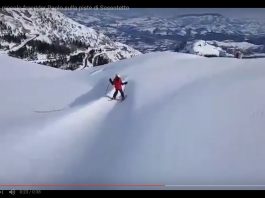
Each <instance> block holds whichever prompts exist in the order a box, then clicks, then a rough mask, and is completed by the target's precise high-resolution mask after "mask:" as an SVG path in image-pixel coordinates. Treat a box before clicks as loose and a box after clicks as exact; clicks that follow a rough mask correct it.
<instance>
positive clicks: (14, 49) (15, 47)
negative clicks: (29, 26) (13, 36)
mask: <svg viewBox="0 0 265 198" xmlns="http://www.w3.org/2000/svg"><path fill="white" fill-rule="evenodd" d="M38 36H39V35H38V34H36V35H34V36H33V37H31V38H28V39H26V40H25V41H24V42H22V43H21V44H19V45H15V46H13V47H12V48H11V49H10V51H17V50H18V49H20V48H22V47H23V46H24V45H26V44H27V43H28V42H29V41H31V40H33V39H35V38H37V37H38Z"/></svg>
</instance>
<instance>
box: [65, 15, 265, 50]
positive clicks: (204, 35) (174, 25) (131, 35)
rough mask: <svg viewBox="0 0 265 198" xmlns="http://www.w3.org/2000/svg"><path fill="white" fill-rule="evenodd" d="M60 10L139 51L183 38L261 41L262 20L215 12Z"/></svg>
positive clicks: (175, 44)
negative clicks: (168, 13) (148, 13)
mask: <svg viewBox="0 0 265 198" xmlns="http://www.w3.org/2000/svg"><path fill="white" fill-rule="evenodd" d="M63 12H64V13H65V14H66V15H67V16H69V17H70V18H72V19H74V20H75V21H78V22H79V23H81V24H84V25H87V26H89V27H93V28H95V29H96V30H98V31H101V32H103V33H104V34H106V35H108V36H109V37H110V38H113V39H116V40H117V41H120V42H122V43H125V44H128V45H131V46H132V47H134V48H135V49H137V50H139V51H141V52H143V53H146V52H152V51H168V50H171V51H175V50H176V49H178V48H179V45H181V44H182V42H183V41H185V42H186V41H194V40H209V41H211V40H216V41H224V40H232V41H234V42H244V41H246V40H248V42H250V43H252V44H255V45H264V44H265V43H264V40H265V23H264V22H260V21H255V20H238V19H231V18H228V17H225V16H222V15H220V14H215V13H205V14H189V15H176V16H173V17H159V16H155V15H154V16H146V15H139V14H138V15H137V14H135V15H132V13H130V12H129V11H127V12H111V11H109V12H108V11H104V12H103V11H78V12H77V11H75V10H65V11H63ZM126 13H128V14H126ZM261 52H262V51H261ZM263 52H264V51H263Z"/></svg>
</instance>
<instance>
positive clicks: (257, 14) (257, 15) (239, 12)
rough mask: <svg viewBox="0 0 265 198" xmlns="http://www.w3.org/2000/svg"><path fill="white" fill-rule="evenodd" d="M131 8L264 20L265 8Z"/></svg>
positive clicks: (160, 13)
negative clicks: (217, 14) (215, 14)
mask: <svg viewBox="0 0 265 198" xmlns="http://www.w3.org/2000/svg"><path fill="white" fill-rule="evenodd" d="M132 10H134V11H136V10H137V11H140V12H142V13H146V14H150V15H163V16H173V15H179V14H197V13H198V14H199V13H219V14H222V15H224V16H228V17H232V18H253V19H259V20H263V21H265V8H138V9H136V8H133V9H131V11H132ZM137 11H136V12H137Z"/></svg>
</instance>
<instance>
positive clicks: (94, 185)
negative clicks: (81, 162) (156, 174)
mask: <svg viewBox="0 0 265 198" xmlns="http://www.w3.org/2000/svg"><path fill="white" fill-rule="evenodd" d="M0 186H9V187H11V186H26V187H28V186H42V187H43V186H45V187H47V186H51V187H60V186H64V187H66V186H69V187H71V186H73V187H84V186H86V187H114V186H116V187H118V186H120V187H126V186H127V187H137V186H138V187H161V186H165V185H162V184H0Z"/></svg>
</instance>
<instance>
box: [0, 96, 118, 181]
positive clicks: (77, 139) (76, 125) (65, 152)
mask: <svg viewBox="0 0 265 198" xmlns="http://www.w3.org/2000/svg"><path fill="white" fill-rule="evenodd" d="M114 106H115V103H112V102H108V101H107V100H106V98H100V99H98V100H96V101H94V102H92V103H90V104H88V105H86V106H83V107H82V108H80V109H78V110H76V111H74V112H72V113H69V114H67V115H65V116H64V117H62V118H60V119H58V120H55V121H54V122H53V123H51V124H50V125H49V126H47V127H45V128H43V129H40V130H39V131H37V132H36V131H32V133H30V135H28V136H27V137H22V139H21V141H20V142H18V143H16V145H13V146H12V148H13V149H12V150H11V149H7V148H6V149H5V148H2V149H1V150H2V151H3V150H5V151H7V152H10V155H8V156H10V157H9V158H10V159H8V160H5V162H3V163H2V167H3V168H4V167H5V168H4V169H7V168H8V169H7V170H9V171H10V173H9V174H5V175H9V176H8V178H5V177H4V176H2V175H1V174H0V182H1V181H5V182H7V181H10V182H12V181H17V179H18V178H20V179H19V180H20V182H26V183H27V182H28V183H30V182H45V181H47V182H48V181H55V179H56V178H60V177H65V176H67V174H70V173H67V172H65V171H64V170H68V169H67V167H69V166H71V165H72V163H74V161H72V158H71V157H69V156H75V157H76V156H78V155H80V154H82V153H84V152H86V151H83V150H82V148H83V147H82V145H83V142H86V144H87V142H90V143H92V142H93V141H94V138H95V137H96V132H97V130H95V129H96V128H98V127H99V125H100V124H101V122H102V121H103V120H104V119H105V118H106V116H107V115H108V113H109V112H110V111H111V110H112V108H113V107H114ZM32 139H34V140H35V141H34V142H32ZM90 143H89V144H90ZM9 146H10V145H9ZM14 156H16V157H15V158H14ZM17 158H20V159H19V161H20V162H21V163H20V164H19V165H18V164H17V163H15V162H16V160H18V159H17ZM12 162H14V163H12ZM44 164H45V165H44ZM29 172H34V173H32V174H30V175H29V174H28V173H29Z"/></svg>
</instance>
